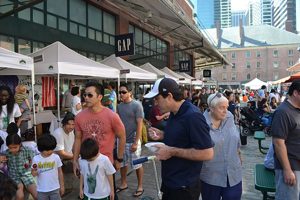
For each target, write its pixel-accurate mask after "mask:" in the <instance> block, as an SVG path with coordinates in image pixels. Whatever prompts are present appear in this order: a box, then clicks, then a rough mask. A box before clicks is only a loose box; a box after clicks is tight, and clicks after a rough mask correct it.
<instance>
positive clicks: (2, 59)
mask: <svg viewBox="0 0 300 200" xmlns="http://www.w3.org/2000/svg"><path fill="white" fill-rule="evenodd" d="M0 75H27V76H30V77H31V79H30V81H31V83H30V84H31V94H32V100H33V105H34V84H35V79H34V67H33V59H32V58H31V57H28V56H25V55H22V54H18V53H15V52H12V51H9V50H7V49H4V48H1V47H0ZM32 108H33V124H34V125H35V124H36V116H35V106H32Z"/></svg>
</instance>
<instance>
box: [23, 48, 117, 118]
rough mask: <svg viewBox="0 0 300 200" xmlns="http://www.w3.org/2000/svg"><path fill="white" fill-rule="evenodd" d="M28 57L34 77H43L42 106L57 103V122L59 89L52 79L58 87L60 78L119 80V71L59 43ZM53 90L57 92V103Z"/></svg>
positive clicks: (58, 115)
mask: <svg viewBox="0 0 300 200" xmlns="http://www.w3.org/2000/svg"><path fill="white" fill-rule="evenodd" d="M29 56H31V57H32V58H33V60H34V70H35V75H42V76H43V77H42V82H43V94H42V98H43V103H44V105H47V104H48V105H47V106H52V105H51V104H54V106H56V102H57V117H58V121H60V87H57V88H54V78H57V85H58V86H59V85H60V79H61V76H64V77H73V78H74V77H75V78H76V79H88V78H91V77H93V78H103V79H104V78H106V79H119V70H117V69H114V68H112V67H109V66H107V65H104V64H101V63H98V62H95V61H93V60H91V59H89V58H86V57H84V56H82V55H80V54H78V53H76V52H75V51H73V50H71V49H69V48H68V47H66V46H65V45H63V44H62V43H60V42H54V43H53V44H51V45H49V46H47V47H45V48H43V49H40V50H38V51H36V52H34V53H32V54H30V55H29ZM44 86H49V87H47V88H46V87H44ZM55 89H56V90H57V101H56V99H55ZM49 104H50V105H49Z"/></svg>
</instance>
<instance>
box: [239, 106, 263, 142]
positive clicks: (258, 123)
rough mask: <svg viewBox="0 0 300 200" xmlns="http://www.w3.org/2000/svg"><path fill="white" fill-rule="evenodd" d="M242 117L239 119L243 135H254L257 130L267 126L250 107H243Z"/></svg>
mask: <svg viewBox="0 0 300 200" xmlns="http://www.w3.org/2000/svg"><path fill="white" fill-rule="evenodd" d="M241 115H242V118H241V119H240V120H239V126H240V130H241V132H240V133H241V135H242V136H249V135H253V134H254V132H255V131H262V130H263V131H264V129H265V128H266V127H265V126H264V125H263V123H262V120H261V118H260V117H259V116H258V114H257V113H256V112H255V111H254V110H253V109H252V108H249V107H244V108H242V109H241Z"/></svg>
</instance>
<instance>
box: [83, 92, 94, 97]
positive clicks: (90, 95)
mask: <svg viewBox="0 0 300 200" xmlns="http://www.w3.org/2000/svg"><path fill="white" fill-rule="evenodd" d="M93 96H94V95H93V94H91V93H83V97H84V98H86V97H88V98H93Z"/></svg>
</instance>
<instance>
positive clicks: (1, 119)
mask: <svg viewBox="0 0 300 200" xmlns="http://www.w3.org/2000/svg"><path fill="white" fill-rule="evenodd" d="M21 115H22V113H21V111H20V108H19V106H18V104H16V103H15V105H14V108H13V111H12V113H11V114H10V116H8V113H7V104H6V105H4V106H2V112H1V115H0V130H3V131H6V128H7V126H8V124H9V123H11V122H15V118H17V117H21ZM8 117H9V118H8ZM7 119H9V121H7Z"/></svg>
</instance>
